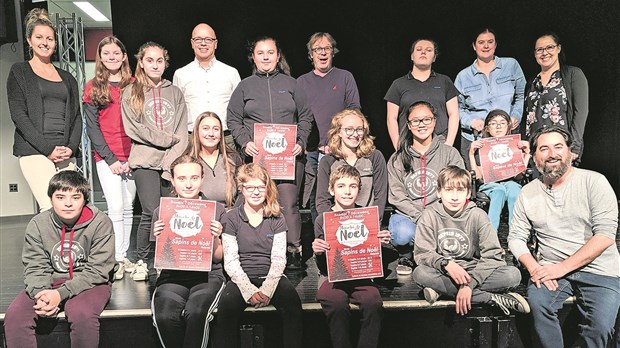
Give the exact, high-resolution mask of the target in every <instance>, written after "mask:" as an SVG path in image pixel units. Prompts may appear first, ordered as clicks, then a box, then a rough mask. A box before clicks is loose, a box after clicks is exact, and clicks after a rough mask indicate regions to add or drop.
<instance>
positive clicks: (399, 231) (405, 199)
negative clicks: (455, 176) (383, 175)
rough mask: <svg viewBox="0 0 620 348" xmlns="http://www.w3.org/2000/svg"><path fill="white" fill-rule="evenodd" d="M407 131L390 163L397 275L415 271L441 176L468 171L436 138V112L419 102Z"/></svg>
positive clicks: (391, 224) (410, 112)
mask: <svg viewBox="0 0 620 348" xmlns="http://www.w3.org/2000/svg"><path fill="white" fill-rule="evenodd" d="M407 115H408V116H407V117H408V119H407V129H405V130H403V131H402V132H401V133H400V141H399V143H398V151H396V152H395V153H394V154H393V155H392V157H390V159H389V160H388V162H387V170H388V184H389V185H388V200H389V202H390V204H392V205H393V206H394V208H396V212H395V214H392V216H390V221H389V225H388V229H389V230H390V233H391V234H392V245H394V246H395V247H396V249H397V250H398V253H399V255H400V258H399V260H398V266H397V267H396V273H398V274H402V275H407V274H411V271H412V270H413V261H412V260H411V259H412V251H413V242H414V240H415V229H416V223H417V221H418V219H419V218H420V214H422V211H423V210H424V209H425V208H426V207H427V206H428V205H430V204H432V203H433V202H435V201H436V200H437V186H436V185H437V175H439V171H440V170H442V169H443V168H445V167H447V166H449V165H456V166H458V167H460V168H463V167H464V164H463V159H462V158H461V156H460V155H459V152H458V150H456V149H455V148H453V147H452V146H448V145H446V144H444V142H443V139H442V138H440V137H438V136H435V135H434V134H433V131H434V129H435V122H436V119H437V117H436V115H435V108H434V107H433V106H432V105H431V104H430V103H428V102H425V101H419V102H416V103H414V104H413V105H411V106H410V107H409V108H408V112H407Z"/></svg>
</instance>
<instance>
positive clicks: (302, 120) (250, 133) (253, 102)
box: [227, 36, 313, 269]
mask: <svg viewBox="0 0 620 348" xmlns="http://www.w3.org/2000/svg"><path fill="white" fill-rule="evenodd" d="M249 49H250V50H249V51H250V54H249V57H248V59H249V60H250V61H251V62H252V63H253V70H254V74H253V75H252V76H249V77H247V78H245V79H243V81H241V82H240V83H239V85H238V86H237V89H235V91H234V92H233V94H232V96H231V97H230V103H229V104H228V120H227V121H228V128H229V129H230V130H231V131H232V134H233V137H234V139H235V142H236V143H237V144H238V145H239V146H240V147H241V149H242V152H243V153H244V154H245V155H246V159H249V158H250V157H252V156H256V155H257V154H258V148H257V147H256V144H254V124H255V123H271V124H287V125H296V126H297V141H296V144H295V147H294V148H293V155H295V156H296V158H295V180H278V181H277V186H278V194H279V196H280V204H281V205H282V214H283V215H284V218H285V219H286V225H287V226H288V233H287V240H288V254H287V255H288V259H289V261H288V262H287V263H288V265H289V266H290V267H291V268H296V269H299V268H301V266H302V264H301V244H300V241H301V215H300V214H299V207H298V201H299V200H298V197H299V193H300V190H301V182H302V179H303V174H304V158H303V154H304V150H305V148H306V144H307V143H308V136H309V135H310V130H311V129H312V120H313V116H312V110H311V109H310V105H309V104H308V101H307V99H306V95H305V93H304V91H303V89H302V88H301V86H300V84H299V83H297V81H296V80H295V79H294V78H292V77H291V76H290V67H289V65H288V63H287V62H286V59H285V58H284V55H283V54H282V50H281V48H280V46H279V44H278V42H277V41H276V39H274V38H272V37H267V36H263V37H259V38H258V39H256V40H255V41H254V42H252V43H251V44H250V46H249Z"/></svg>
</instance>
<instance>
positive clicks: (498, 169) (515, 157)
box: [478, 134, 525, 183]
mask: <svg viewBox="0 0 620 348" xmlns="http://www.w3.org/2000/svg"><path fill="white" fill-rule="evenodd" d="M519 140H521V138H520V136H519V135H518V134H513V135H506V136H503V137H490V138H483V139H482V140H481V141H482V143H483V144H484V145H483V146H482V147H481V148H480V150H478V151H480V166H481V167H482V177H483V179H484V182H485V183H489V182H496V181H502V180H505V179H510V178H512V177H513V176H515V175H517V174H519V173H521V172H523V171H524V170H525V163H524V162H523V155H522V153H521V150H520V149H519V147H518V143H519Z"/></svg>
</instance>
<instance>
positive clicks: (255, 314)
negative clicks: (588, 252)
mask: <svg viewBox="0 0 620 348" xmlns="http://www.w3.org/2000/svg"><path fill="white" fill-rule="evenodd" d="M30 218H31V216H23V217H6V218H0V252H1V253H0V322H3V321H4V312H5V311H6V309H7V307H8V306H9V304H10V303H11V301H12V300H13V299H14V298H15V296H16V295H17V293H18V292H20V291H21V290H22V289H23V288H24V285H23V276H22V272H23V266H22V263H21V250H22V244H23V235H24V229H25V226H26V224H27V223H28V221H29V219H30ZM138 219H139V217H136V218H135V221H136V223H137V220H138ZM135 225H136V224H134V227H135ZM303 230H304V231H303V232H302V244H303V245H304V253H305V255H310V254H311V249H310V248H309V246H310V243H311V242H312V239H313V235H312V226H311V224H309V223H305V224H304V228H303ZM134 231H135V228H134ZM134 233H135V232H134ZM506 235H507V226H506V225H505V224H502V226H500V242H501V244H502V245H503V247H505V248H507V243H506ZM133 237H134V238H132V246H131V247H130V250H135V246H134V245H133V243H134V242H135V236H133ZM131 256H133V255H131ZM396 256H397V255H396V254H395V253H394V252H393V251H391V250H390V249H386V248H384V259H386V260H389V261H390V262H389V264H388V265H387V266H386V268H385V270H384V272H385V278H384V279H380V280H377V281H376V283H377V285H378V287H379V289H380V292H381V295H382V297H383V300H384V307H385V309H386V313H385V318H384V321H383V329H382V333H381V347H413V346H415V347H530V346H532V342H531V331H530V325H531V323H530V320H529V316H527V315H516V316H515V315H510V316H506V315H504V313H503V312H502V311H501V310H499V309H498V308H492V307H490V306H476V307H475V308H473V310H472V311H471V312H470V313H469V314H468V315H466V316H458V315H456V313H455V309H454V302H453V301H438V302H436V303H434V304H433V305H432V306H431V305H429V304H428V303H427V302H426V301H425V300H424V298H423V297H421V293H420V290H421V289H420V288H419V287H417V286H416V285H415V284H413V281H412V278H411V276H410V275H409V276H397V275H396V273H395V272H394V269H395V267H396ZM506 260H507V262H508V263H509V264H512V262H513V257H512V255H511V254H510V253H509V252H508V253H507V254H506ZM286 275H287V276H288V277H289V279H290V280H291V281H292V282H293V284H294V285H295V286H296V288H297V291H298V293H299V295H300V298H301V299H302V302H303V308H304V333H303V335H304V342H305V346H306V347H331V344H330V340H329V334H328V331H327V326H326V323H325V317H324V315H323V313H322V311H321V307H320V305H319V304H318V303H317V302H316V299H315V296H316V285H317V281H318V274H317V270H316V265H315V263H314V260H313V259H312V258H310V259H309V260H307V269H305V270H303V271H294V272H288V271H287V272H286ZM154 285H155V276H152V277H151V278H150V279H149V281H146V282H135V281H133V280H132V279H131V278H130V277H129V274H128V273H126V276H125V278H123V279H122V280H119V281H116V282H114V285H113V288H112V298H111V300H110V302H109V303H108V305H107V307H106V309H105V311H104V312H103V314H102V317H101V339H100V347H132V348H138V347H160V344H159V341H158V338H157V334H156V332H155V330H154V328H153V326H152V319H151V311H150V300H151V295H152V293H153V290H154ZM524 290H525V286H523V285H522V286H520V287H519V288H518V289H517V291H518V292H520V293H524ZM572 312H577V311H576V309H575V310H573V306H572V304H571V303H568V304H567V306H565V309H564V310H563V311H562V313H561V314H562V318H563V319H565V323H564V325H565V326H566V327H574V325H576V320H577V319H578V318H576V315H573V314H572ZM353 313H354V314H353V315H354V318H359V311H357V309H356V308H354V311H353ZM571 318H574V319H571ZM215 320H217V314H216V319H215ZM354 322H355V321H354ZM242 324H243V325H242V326H241V327H240V331H241V338H242V343H243V346H244V347H256V348H261V347H280V346H281V344H280V342H279V337H280V332H279V330H280V329H279V318H278V316H277V314H276V312H275V309H274V308H273V307H271V306H269V307H266V308H262V309H260V310H255V309H253V308H248V310H246V312H245V313H244V316H243V322H242ZM355 330H359V325H354V327H353V331H355ZM566 331H567V332H568V336H567V340H568V342H570V340H571V339H574V335H575V333H576V330H566ZM354 334H355V333H354ZM571 335H572V338H571ZM38 340H39V346H40V347H68V346H69V335H68V325H67V323H66V321H64V320H63V317H62V315H61V316H60V318H59V322H58V324H57V325H56V326H55V327H51V328H42V330H41V334H40V335H38ZM0 346H1V347H4V346H5V345H4V329H3V328H1V327H0Z"/></svg>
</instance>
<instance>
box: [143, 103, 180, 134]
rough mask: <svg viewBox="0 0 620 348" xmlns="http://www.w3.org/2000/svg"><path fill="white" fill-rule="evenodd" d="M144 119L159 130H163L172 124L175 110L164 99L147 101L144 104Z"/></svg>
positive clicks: (172, 105)
mask: <svg viewBox="0 0 620 348" xmlns="http://www.w3.org/2000/svg"><path fill="white" fill-rule="evenodd" d="M144 104H145V105H144V114H145V116H146V119H147V120H148V121H149V122H150V123H151V124H153V125H155V126H156V127H157V128H159V129H164V128H166V127H168V126H169V125H171V124H172V122H174V116H175V114H176V109H175V108H174V104H172V103H171V102H170V101H169V100H168V99H166V98H155V99H149V100H146V101H145V102H144Z"/></svg>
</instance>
